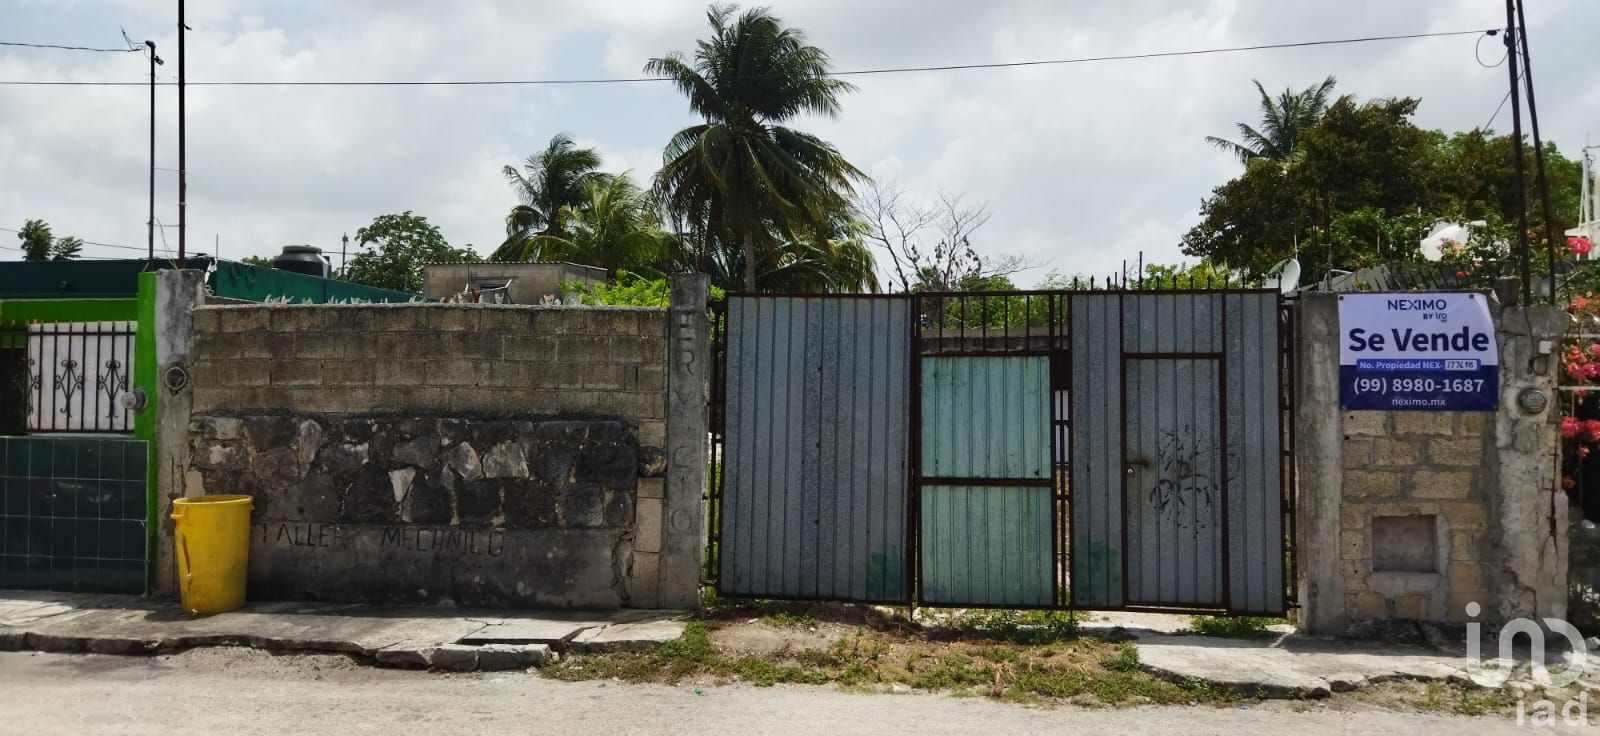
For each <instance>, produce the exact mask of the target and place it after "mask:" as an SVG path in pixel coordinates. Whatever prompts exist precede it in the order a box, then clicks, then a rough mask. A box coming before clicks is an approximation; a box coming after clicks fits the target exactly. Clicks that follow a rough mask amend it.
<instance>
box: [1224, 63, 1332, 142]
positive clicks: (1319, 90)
mask: <svg viewBox="0 0 1600 736" xmlns="http://www.w3.org/2000/svg"><path fill="white" fill-rule="evenodd" d="M1252 81H1254V80H1252ZM1337 83H1338V82H1337V80H1335V79H1334V78H1333V77H1328V78H1327V79H1324V80H1322V81H1321V82H1320V83H1318V84H1313V85H1311V86H1310V87H1307V88H1305V89H1303V90H1301V91H1299V92H1295V91H1294V90H1291V89H1285V90H1284V91H1283V92H1282V93H1281V94H1279V95H1278V99H1276V100H1274V99H1272V96H1271V95H1269V94H1267V90H1266V88H1265V87H1262V86H1261V82H1259V81H1255V85H1256V92H1257V93H1259V94H1260V95H1261V103H1260V104H1261V128H1260V129H1257V128H1255V127H1254V126H1251V125H1249V124H1248V123H1239V124H1238V126H1239V140H1238V141H1237V142H1236V141H1230V140H1227V139H1225V138H1218V137H1216V136H1214V135H1213V136H1206V141H1207V142H1209V143H1210V144H1211V145H1213V146H1216V147H1217V148H1220V149H1222V150H1223V151H1226V152H1228V153H1231V154H1233V155H1234V156H1236V157H1238V159H1239V163H1242V164H1249V163H1250V162H1251V161H1252V160H1255V159H1258V158H1264V159H1268V160H1273V161H1282V160H1284V159H1287V158H1289V157H1290V156H1291V155H1293V154H1294V151H1295V148H1296V146H1298V145H1299V143H1300V137H1301V136H1302V135H1304V134H1305V132H1306V131H1308V130H1310V129H1311V128H1312V126H1315V125H1316V124H1317V122H1318V121H1319V120H1321V119H1322V114H1323V112H1324V111H1325V110H1327V108H1328V95H1330V94H1332V93H1333V87H1334V85H1335V84H1337Z"/></svg>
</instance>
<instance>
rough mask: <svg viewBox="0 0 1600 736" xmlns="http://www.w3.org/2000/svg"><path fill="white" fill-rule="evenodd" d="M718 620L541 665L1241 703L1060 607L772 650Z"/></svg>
mask: <svg viewBox="0 0 1600 736" xmlns="http://www.w3.org/2000/svg"><path fill="white" fill-rule="evenodd" d="M717 625H719V624H718V623H717V622H712V623H710V624H708V623H707V622H705V621H694V622H691V623H690V624H689V626H688V627H687V628H686V630H685V631H684V635H683V638H682V639H680V640H678V641H675V642H670V643H667V644H664V645H662V646H661V647H659V648H657V649H656V650H655V651H653V652H646V653H637V654H630V653H615V654H595V655H585V654H573V655H569V656H567V657H563V658H562V659H561V660H560V661H559V662H557V663H556V664H554V665H551V666H549V667H546V668H544V669H543V670H541V671H542V672H544V673H545V674H547V675H548V676H551V677H555V678H558V679H563V680H591V679H609V678H618V679H621V680H626V681H629V682H661V683H678V682H684V681H693V682H696V683H725V682H743V683H747V684H752V685H758V686H770V685H778V684H784V683H793V684H811V685H820V684H830V683H831V684H834V685H836V686H839V687H841V688H845V689H852V690H864V691H871V692H885V691H889V690H894V689H903V688H905V687H910V688H913V689H917V690H925V691H934V692H944V693H949V694H952V695H957V696H971V697H988V698H995V699H999V700H1006V701H1011V702H1020V703H1040V702H1062V701H1067V702H1075V703H1083V704H1089V705H1111V706H1123V705H1139V704H1145V703H1193V702H1231V701H1233V700H1238V698H1237V697H1236V696H1232V695H1230V694H1227V693H1221V692H1213V691H1211V690H1210V689H1209V688H1208V687H1206V686H1205V685H1204V684H1203V683H1192V682H1191V683H1172V682H1167V681H1165V680H1161V679H1159V678H1156V677H1153V676H1151V675H1149V674H1146V673H1144V672H1142V671H1140V670H1139V667H1138V664H1139V654H1138V650H1137V649H1135V648H1134V647H1133V645H1132V644H1129V643H1127V642H1115V641H1108V640H1105V639H1102V638H1099V637H1097V636H1082V635H1079V634H1078V632H1077V625H1076V620H1075V619H1074V618H1072V617H1068V616H1065V615H1061V614H1033V615H1014V616H1013V615H1006V614H1004V613H1001V612H989V613H985V614H983V615H981V616H980V617H977V618H974V619H971V620H968V621H967V622H966V625H965V626H964V627H962V628H960V629H956V630H955V632H956V633H954V634H953V635H952V634H951V633H950V631H949V630H941V632H940V637H939V638H937V639H936V638H932V637H930V636H929V635H928V634H927V632H921V631H906V630H901V629H895V630H889V631H878V630H873V629H869V628H860V629H857V630H855V631H852V632H851V633H850V634H848V635H846V636H843V637H840V638H839V639H837V640H836V641H834V642H833V644H832V645H830V646H828V647H826V648H823V649H809V650H807V649H800V650H798V651H790V650H788V649H785V650H783V651H781V652H779V653H776V654H772V655H766V656H748V655H740V654H735V653H731V652H723V651H719V650H718V648H717V647H716V645H715V643H714V642H713V639H712V627H715V626H717ZM733 625H750V624H749V623H748V622H746V623H741V624H733ZM760 625H767V622H766V621H765V620H762V621H761V622H760ZM1019 640H1020V641H1019ZM1024 642H1026V643H1024Z"/></svg>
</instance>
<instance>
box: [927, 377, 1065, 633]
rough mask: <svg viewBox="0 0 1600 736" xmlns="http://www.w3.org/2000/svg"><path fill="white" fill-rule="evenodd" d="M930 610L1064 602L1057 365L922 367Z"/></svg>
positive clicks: (1042, 604)
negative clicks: (1057, 528) (1057, 514)
mask: <svg viewBox="0 0 1600 736" xmlns="http://www.w3.org/2000/svg"><path fill="white" fill-rule="evenodd" d="M920 368H921V425H922V435H921V437H922V439H921V464H920V468H921V482H920V488H921V493H920V509H919V512H920V513H919V522H920V526H919V530H918V533H919V540H920V542H919V546H918V551H919V553H920V560H921V564H920V576H919V579H920V583H921V595H920V599H921V602H923V603H927V604H933V605H974V606H978V605H1014V606H1048V605H1051V604H1052V603H1053V602H1054V601H1055V575H1053V574H1052V569H1051V567H1052V565H1051V560H1053V559H1054V555H1055V544H1054V539H1055V536H1056V535H1055V533H1054V522H1053V519H1054V512H1053V508H1054V506H1053V503H1052V501H1053V494H1054V489H1053V482H1054V481H1053V479H1052V473H1051V463H1052V458H1051V443H1050V425H1051V412H1050V358H1049V357H1048V356H1043V355H1017V356H995V357H990V356H983V357H967V356H952V357H924V358H922V359H921V363H920Z"/></svg>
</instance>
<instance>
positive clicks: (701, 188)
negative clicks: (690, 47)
mask: <svg viewBox="0 0 1600 736" xmlns="http://www.w3.org/2000/svg"><path fill="white" fill-rule="evenodd" d="M736 10H737V7H735V6H729V5H713V6H712V7H711V9H710V10H709V11H707V13H706V18H707V20H709V21H710V24H711V37H710V38H709V39H707V40H702V41H700V42H699V44H698V47H697V48H696V50H695V52H694V60H693V62H692V63H691V62H690V61H689V60H688V59H686V58H685V57H684V56H683V55H682V54H678V53H674V54H671V55H669V56H666V57H663V58H657V59H651V60H650V62H649V63H648V64H646V65H645V71H646V72H647V73H649V74H653V75H656V76H662V77H666V78H667V79H670V80H672V82H673V83H674V84H675V85H676V86H677V87H678V89H679V91H681V92H683V94H684V95H685V96H687V97H688V98H689V107H690V108H691V109H693V110H694V111H695V112H697V113H699V114H700V115H701V117H703V118H704V119H705V122H704V123H702V124H700V125H694V126H690V127H688V128H684V129H683V130H681V131H678V133H677V135H674V136H673V137H672V140H671V141H670V142H668V143H667V148H666V151H665V152H664V155H663V158H664V165H663V167H662V169H661V171H660V173H659V174H657V175H656V182H655V189H656V191H657V192H658V194H659V195H660V197H661V200H662V203H663V204H664V206H665V207H666V209H667V212H668V213H670V214H671V215H672V217H674V218H675V219H677V220H678V221H679V222H681V223H684V224H686V225H687V226H688V227H689V228H690V229H691V230H692V231H694V232H695V233H696V234H697V235H698V236H699V238H700V239H701V240H702V247H704V246H705V245H706V241H708V240H711V239H713V238H715V239H718V240H719V241H720V242H719V243H718V246H719V247H720V248H719V249H721V250H724V251H727V250H733V249H737V250H738V251H739V253H740V255H739V258H738V260H739V261H740V266H741V270H742V272H743V278H742V280H741V282H740V286H742V287H743V288H744V289H746V290H750V291H753V290H755V288H756V276H757V274H758V273H759V272H760V271H761V270H762V269H763V268H766V269H768V270H770V269H772V268H775V267H776V266H777V265H778V263H777V261H778V260H779V254H780V253H781V249H780V248H778V247H775V246H776V245H777V244H776V242H775V240H774V237H773V235H774V233H776V232H784V231H796V230H803V231H809V232H811V233H813V234H814V235H816V236H818V237H817V240H818V242H820V241H821V240H823V239H824V237H825V233H826V232H827V230H828V228H829V221H830V220H831V219H832V218H833V217H834V216H835V215H836V214H837V213H839V212H845V211H848V208H849V206H850V196H849V194H850V184H851V181H852V180H854V179H856V178H858V177H860V176H861V172H860V171H858V170H857V169H856V168H855V167H854V166H851V165H850V162H848V161H846V160H845V159H844V157H843V156H841V155H840V154H839V151H838V150H836V149H835V148H834V147H833V146H831V145H829V144H828V143H827V142H826V141H823V140H822V139H820V138H817V137H815V136H812V135H809V134H807V133H802V132H800V131H798V130H795V129H793V128H788V127H785V126H784V125H783V123H785V122H787V121H789V120H790V119H792V118H794V117H795V116H797V115H801V114H804V113H815V114H821V115H828V116H834V115H837V114H838V111H839V105H838V96H839V95H840V94H843V93H845V92H849V91H850V90H852V89H853V88H852V87H851V86H850V85H849V84H847V83H845V82H843V81H840V80H838V79H833V78H831V77H829V76H828V55H827V54H825V53H823V51H822V50H821V49H819V48H817V47H815V46H809V45H807V44H806V42H805V35H804V34H803V33H801V32H800V31H799V30H797V29H793V28H786V27H784V25H783V23H782V21H780V20H779V19H778V18H777V17H776V16H774V15H772V13H771V12H770V11H768V10H767V9H765V8H755V9H752V10H748V11H745V12H744V13H741V14H738V15H737V16H736V15H735V11H736Z"/></svg>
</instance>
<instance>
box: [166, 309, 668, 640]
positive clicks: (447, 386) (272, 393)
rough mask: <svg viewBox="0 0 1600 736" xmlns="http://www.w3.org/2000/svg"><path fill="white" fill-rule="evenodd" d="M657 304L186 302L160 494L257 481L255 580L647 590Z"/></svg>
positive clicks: (338, 596)
mask: <svg viewBox="0 0 1600 736" xmlns="http://www.w3.org/2000/svg"><path fill="white" fill-rule="evenodd" d="M666 324H667V319H666V312H665V311H664V310H654V309H626V308H594V307H591V308H569V307H528V306H502V305H440V304H405V305H251V306H200V307H196V308H194V310H193V350H192V352H191V354H190V359H189V361H188V364H187V372H188V376H187V385H186V386H185V387H184V388H185V390H186V391H187V392H190V393H192V397H193V409H192V419H191V421H190V423H189V431H188V436H189V445H190V447H189V453H188V457H187V458H186V461H187V467H186V468H185V470H184V472H183V474H182V478H183V479H184V482H183V483H182V484H181V486H182V487H180V488H164V489H163V491H164V494H165V498H164V499H163V505H164V506H167V505H170V500H171V498H173V497H177V496H182V495H189V496H193V495H199V494H200V493H248V494H250V495H252V496H254V497H255V498H256V501H255V512H254V515H253V523H254V529H253V532H252V540H251V557H252V560H251V573H250V585H251V594H252V595H253V596H256V597H261V598H268V599H283V598H290V599H306V598H309V599H325V600H351V601H381V602H402V601H403V602H445V601H448V602H453V603H456V604H459V605H483V606H571V607H602V608H603V607H615V606H618V605H629V606H639V607H653V606H655V605H657V590H658V586H659V580H658V579H657V576H659V575H660V574H661V573H660V565H659V564H658V558H659V556H660V553H661V551H662V549H663V540H662V537H663V529H662V524H661V517H662V507H663V503H664V498H663V497H664V495H665V488H664V477H663V476H664V475H665V465H666V462H665V457H664V452H663V449H662V448H663V447H664V446H665V445H666V419H665V413H666V396H667V394H666ZM162 518H163V519H164V518H165V512H163V513H162ZM161 533H162V535H163V536H164V538H165V539H164V541H163V543H162V544H161V547H163V548H165V547H170V538H171V536H170V535H171V523H170V522H166V523H164V524H163V528H162V530H161ZM159 564H161V565H163V566H164V565H167V564H170V560H162V561H159Z"/></svg>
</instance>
